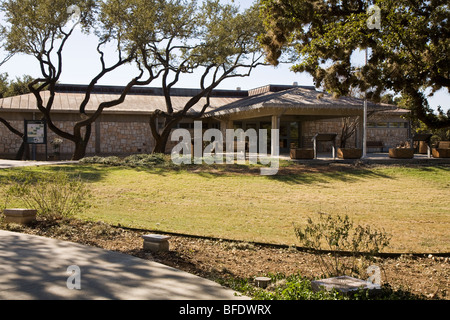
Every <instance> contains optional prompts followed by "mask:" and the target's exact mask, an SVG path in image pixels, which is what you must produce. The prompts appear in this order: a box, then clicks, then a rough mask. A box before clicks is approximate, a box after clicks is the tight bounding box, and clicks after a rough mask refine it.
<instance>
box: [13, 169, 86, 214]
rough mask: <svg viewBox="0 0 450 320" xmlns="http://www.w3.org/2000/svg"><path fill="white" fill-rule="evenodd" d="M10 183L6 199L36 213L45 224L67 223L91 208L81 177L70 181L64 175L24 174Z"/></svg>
mask: <svg viewBox="0 0 450 320" xmlns="http://www.w3.org/2000/svg"><path fill="white" fill-rule="evenodd" d="M10 179H11V181H10V184H11V185H10V187H9V189H8V190H7V196H8V197H9V198H16V199H18V200H20V201H22V202H23V203H24V204H25V206H26V207H28V208H30V209H36V210H37V211H38V215H39V216H41V217H42V218H43V219H44V220H49V221H55V220H61V219H68V218H71V217H73V216H74V215H75V214H76V213H80V212H83V210H85V209H87V208H89V206H90V205H89V201H88V200H89V197H90V192H89V190H88V188H87V186H86V184H85V183H84V182H83V181H82V180H81V178H80V177H71V176H70V175H68V174H67V173H65V172H64V171H57V172H54V173H45V174H43V173H33V174H30V173H21V174H20V175H15V176H12V177H11V178H10Z"/></svg>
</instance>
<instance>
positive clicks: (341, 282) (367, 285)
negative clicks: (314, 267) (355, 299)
mask: <svg viewBox="0 0 450 320" xmlns="http://www.w3.org/2000/svg"><path fill="white" fill-rule="evenodd" d="M311 286H312V289H313V290H314V291H315V292H318V291H321V290H326V291H331V290H332V289H336V290H337V291H339V292H342V293H344V294H347V293H351V292H352V291H358V290H359V289H363V290H377V289H381V287H380V286H379V285H377V284H373V283H371V282H368V281H364V280H361V279H357V278H353V277H349V276H340V277H334V278H328V279H321V280H315V281H311Z"/></svg>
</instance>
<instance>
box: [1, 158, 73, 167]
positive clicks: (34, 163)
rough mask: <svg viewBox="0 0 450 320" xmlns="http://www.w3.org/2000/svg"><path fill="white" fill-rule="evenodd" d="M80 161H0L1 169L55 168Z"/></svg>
mask: <svg viewBox="0 0 450 320" xmlns="http://www.w3.org/2000/svg"><path fill="white" fill-rule="evenodd" d="M75 163H78V161H20V160H4V159H0V169H7V168H16V167H33V166H54V165H63V164H75Z"/></svg>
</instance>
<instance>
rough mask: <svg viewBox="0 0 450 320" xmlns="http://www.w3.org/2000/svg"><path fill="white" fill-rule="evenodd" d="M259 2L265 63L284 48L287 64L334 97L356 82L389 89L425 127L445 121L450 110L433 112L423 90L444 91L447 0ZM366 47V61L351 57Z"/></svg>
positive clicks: (373, 90)
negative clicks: (354, 59)
mask: <svg viewBox="0 0 450 320" xmlns="http://www.w3.org/2000/svg"><path fill="white" fill-rule="evenodd" d="M261 2H262V5H261V13H262V16H263V18H264V22H265V28H266V32H265V35H264V36H262V37H261V39H260V40H261V42H262V44H263V46H264V48H265V50H266V53H267V59H268V61H269V62H270V63H272V64H274V65H276V64H278V63H279V62H280V59H281V57H282V56H283V55H285V54H288V55H289V58H290V59H292V61H295V63H296V64H295V66H294V67H293V71H296V72H307V73H309V74H310V75H311V76H312V77H313V78H314V81H315V85H316V86H317V87H323V88H324V89H325V90H327V91H329V92H332V93H333V94H335V95H336V96H341V95H348V94H349V92H350V91H351V90H352V88H353V89H354V88H356V89H359V90H361V91H362V92H366V93H367V98H368V99H371V100H373V101H379V99H380V97H381V96H382V95H383V94H384V93H385V92H386V91H388V90H389V91H393V92H394V93H395V94H401V95H402V96H403V97H404V98H405V99H407V101H408V104H407V106H408V108H409V109H410V110H411V112H412V114H413V116H415V117H417V118H418V119H420V120H421V121H422V122H423V123H425V124H426V125H427V126H428V127H430V128H435V129H437V128H445V127H450V110H448V111H447V112H445V111H443V110H442V109H441V108H439V110H438V114H436V113H435V112H434V111H433V110H432V109H431V108H430V106H429V105H428V102H427V94H426V92H428V91H429V93H428V95H432V94H433V93H435V92H436V91H438V90H440V89H444V90H446V91H447V92H448V91H449V86H450V70H449V68H450V28H449V19H448V17H449V4H448V1H445V0H431V1H417V0H375V1H366V0H364V1H363V0H346V1H337V0H331V1H328V0H318V1H310V0H262V1H261ZM374 5H376V7H375V6H374ZM374 18H377V19H379V20H378V22H379V23H377V25H376V24H375V23H374V21H373V19H374ZM365 49H368V51H370V56H369V59H368V61H367V64H366V65H364V66H357V65H355V64H354V63H352V57H353V55H354V54H355V53H356V52H359V51H360V50H365ZM427 90H428V91H427Z"/></svg>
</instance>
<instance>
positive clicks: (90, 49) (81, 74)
mask: <svg viewBox="0 0 450 320" xmlns="http://www.w3.org/2000/svg"><path fill="white" fill-rule="evenodd" d="M223 2H232V1H231V0H228V1H226V0H223ZM252 2H253V0H242V1H237V0H236V1H234V3H238V4H239V5H240V7H241V8H246V7H248V6H250V5H251V4H252ZM0 19H1V16H0ZM96 46H97V39H96V37H94V36H86V35H84V34H82V33H81V32H80V31H79V29H76V32H75V33H74V34H73V36H72V37H71V38H70V40H69V42H68V43H67V45H66V48H65V51H64V66H63V70H64V71H63V74H62V77H61V80H60V82H61V83H67V84H69V83H70V84H87V83H89V81H90V80H91V79H92V78H93V76H94V75H95V74H96V73H97V72H98V71H99V70H100V69H99V68H100V64H99V59H98V57H99V56H98V54H97V52H96ZM109 53H110V54H111V57H114V56H115V55H114V50H111V51H110V52H109ZM4 56H5V54H4V52H3V51H2V50H1V49H0V58H1V57H4ZM363 57H364V55H362V54H361V55H359V56H358V55H357V56H356V58H355V62H356V63H363V59H364V58H363ZM291 66H292V65H289V64H283V65H280V66H278V67H273V66H260V67H257V68H256V69H255V70H254V71H253V72H252V73H251V75H250V76H249V77H245V78H232V79H227V80H225V81H223V82H222V84H221V85H220V86H219V87H218V89H236V88H238V87H239V88H241V89H242V90H249V89H253V88H257V87H261V86H265V85H268V84H282V85H292V84H293V83H294V82H297V83H298V84H299V85H314V82H313V80H312V77H311V76H309V75H308V74H305V73H301V74H300V73H294V72H292V71H291V70H290V67H291ZM4 72H6V73H8V75H9V77H10V79H11V78H15V77H21V76H22V75H25V74H27V75H31V76H32V77H38V76H39V75H40V70H39V68H38V64H37V61H36V60H35V58H32V57H29V56H25V55H16V56H14V57H13V58H11V60H9V61H8V62H7V63H6V64H4V65H3V66H1V67H0V73H4ZM134 75H137V69H136V68H135V67H133V66H125V67H122V68H120V69H119V70H118V71H115V72H114V73H112V74H110V75H108V76H106V77H105V78H103V79H102V80H101V81H99V83H98V84H101V85H117V86H121V85H126V84H127V82H128V81H130V79H131V78H132V77H133V76H134ZM198 79H199V76H198V75H197V76H195V75H188V76H186V77H184V78H182V79H180V82H179V83H178V85H177V87H184V88H198V83H199V81H198ZM150 86H153V87H157V86H159V83H158V82H154V83H152V84H150ZM428 102H429V104H430V106H431V107H432V108H433V109H436V107H437V106H439V105H440V106H442V107H443V109H444V110H447V109H449V107H450V103H449V102H450V94H449V93H448V91H447V90H446V89H442V90H440V91H438V92H437V93H435V95H434V96H433V97H431V98H429V99H428Z"/></svg>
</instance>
